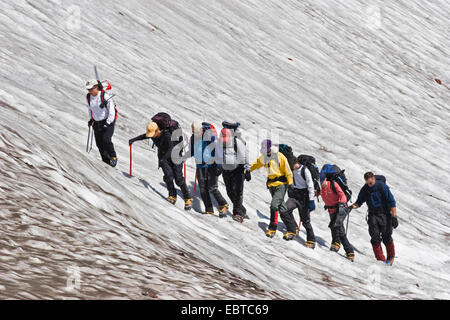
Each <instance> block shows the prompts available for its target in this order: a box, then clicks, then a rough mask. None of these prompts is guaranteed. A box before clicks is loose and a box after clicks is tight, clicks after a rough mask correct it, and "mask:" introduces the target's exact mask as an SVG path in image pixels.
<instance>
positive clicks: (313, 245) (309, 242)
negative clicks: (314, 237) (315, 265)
mask: <svg viewBox="0 0 450 320" xmlns="http://www.w3.org/2000/svg"><path fill="white" fill-rule="evenodd" d="M305 246H307V247H308V248H311V249H314V248H315V247H316V242H315V241H306V243H305Z"/></svg>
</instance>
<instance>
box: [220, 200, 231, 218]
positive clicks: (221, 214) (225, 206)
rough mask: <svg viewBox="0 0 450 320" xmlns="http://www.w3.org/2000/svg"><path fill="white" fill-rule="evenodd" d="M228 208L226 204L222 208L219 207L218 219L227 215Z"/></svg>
mask: <svg viewBox="0 0 450 320" xmlns="http://www.w3.org/2000/svg"><path fill="white" fill-rule="evenodd" d="M228 207H229V204H228V203H226V204H224V205H223V206H220V207H219V217H220V218H223V217H225V216H226V215H227V211H228Z"/></svg>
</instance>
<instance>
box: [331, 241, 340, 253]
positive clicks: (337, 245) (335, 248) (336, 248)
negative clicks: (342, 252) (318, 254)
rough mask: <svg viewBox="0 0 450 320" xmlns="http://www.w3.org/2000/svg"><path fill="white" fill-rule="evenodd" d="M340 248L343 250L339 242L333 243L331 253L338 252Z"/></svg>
mask: <svg viewBox="0 0 450 320" xmlns="http://www.w3.org/2000/svg"><path fill="white" fill-rule="evenodd" d="M340 248H341V244H340V243H338V242H333V243H332V244H331V246H330V251H333V252H338V251H339V249H340Z"/></svg>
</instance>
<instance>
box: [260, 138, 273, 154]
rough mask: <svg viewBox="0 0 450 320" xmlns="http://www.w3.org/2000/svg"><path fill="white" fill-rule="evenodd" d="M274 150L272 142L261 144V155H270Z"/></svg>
mask: <svg viewBox="0 0 450 320" xmlns="http://www.w3.org/2000/svg"><path fill="white" fill-rule="evenodd" d="M271 148H272V140H270V139H266V140H263V141H262V142H261V153H269V152H270V150H271Z"/></svg>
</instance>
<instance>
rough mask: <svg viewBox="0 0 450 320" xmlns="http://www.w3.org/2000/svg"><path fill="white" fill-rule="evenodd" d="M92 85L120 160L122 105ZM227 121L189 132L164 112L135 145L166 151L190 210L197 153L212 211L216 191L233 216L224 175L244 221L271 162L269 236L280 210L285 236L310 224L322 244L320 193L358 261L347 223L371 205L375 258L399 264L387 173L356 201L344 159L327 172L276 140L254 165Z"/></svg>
mask: <svg viewBox="0 0 450 320" xmlns="http://www.w3.org/2000/svg"><path fill="white" fill-rule="evenodd" d="M86 89H87V90H88V91H89V93H88V96H87V100H88V105H89V114H90V120H89V126H91V125H92V126H93V128H94V132H95V140H96V144H97V146H98V148H99V151H100V154H101V157H102V160H103V161H104V162H106V163H108V164H110V165H111V166H115V165H116V164H117V156H116V153H115V151H114V146H113V144H112V141H111V138H112V135H113V133H114V124H115V121H116V119H117V109H116V108H115V106H114V103H113V102H112V100H111V97H110V96H108V95H107V94H105V92H104V90H102V87H101V83H100V81H97V80H90V81H88V82H87V84H86ZM222 126H223V128H222V129H221V131H220V134H218V133H217V131H216V129H215V128H214V126H213V125H212V124H210V123H208V122H201V121H194V122H193V123H192V126H191V130H192V133H191V135H188V134H186V133H184V132H183V130H181V128H180V126H179V123H178V122H177V121H175V120H173V119H172V118H171V117H170V115H168V114H167V113H163V112H161V113H157V114H156V115H155V116H153V117H152V118H151V122H150V123H148V125H147V127H146V132H145V133H144V134H141V135H139V136H137V137H135V138H132V139H130V140H129V145H130V146H131V145H132V144H133V143H134V142H136V141H141V140H145V139H151V140H152V141H153V145H154V146H156V147H157V149H158V168H162V171H163V174H164V177H163V180H164V182H165V183H166V186H167V189H168V192H169V196H168V201H169V202H170V203H172V204H175V202H176V200H177V192H176V188H175V184H176V185H177V186H178V187H179V188H180V189H181V191H182V194H183V198H184V201H185V209H186V210H190V209H191V208H192V204H193V196H192V193H191V192H190V190H189V188H188V186H187V184H186V181H185V178H184V175H183V165H184V163H185V161H186V160H187V159H188V158H190V157H194V159H195V163H196V179H198V184H199V189H200V195H201V199H202V201H203V204H204V207H205V211H204V213H205V214H211V215H214V208H213V203H212V199H211V196H212V197H214V199H215V200H216V201H217V203H218V205H219V217H224V216H226V214H227V212H228V208H229V204H228V202H227V201H226V199H225V198H224V197H223V196H222V194H221V192H220V191H219V188H218V179H219V176H220V175H222V176H223V181H224V183H225V187H226V192H227V195H228V197H229V198H230V200H231V203H232V204H233V210H232V213H233V219H234V220H236V221H238V222H240V223H242V222H243V221H244V218H245V217H246V208H245V207H244V205H243V191H244V181H245V180H246V181H250V180H251V172H253V171H254V170H258V169H260V168H263V167H264V168H265V169H266V172H267V182H266V185H267V188H268V190H269V192H270V194H271V196H272V200H271V204H270V224H269V226H268V230H267V231H266V236H267V237H269V238H272V237H273V236H274V235H275V233H276V230H277V226H278V216H280V218H281V220H282V221H283V223H284V224H285V226H286V232H285V234H284V235H283V239H285V240H293V239H295V238H296V237H297V235H298V233H299V228H300V227H301V224H303V226H304V228H305V230H306V243H305V245H306V246H307V247H310V248H312V249H314V248H315V243H316V241H315V235H314V231H313V228H312V225H311V219H310V213H311V212H312V211H314V210H315V208H316V207H315V198H316V197H317V199H318V196H319V195H320V196H321V197H322V199H323V201H324V203H325V207H324V208H325V209H326V210H328V213H329V216H330V223H329V225H328V226H329V228H330V229H331V236H332V244H331V247H330V250H332V251H335V252H338V251H339V249H340V246H341V244H342V246H343V247H344V250H345V253H346V254H345V256H346V258H348V259H349V260H351V261H354V257H355V254H354V249H353V246H352V245H351V244H350V242H349V240H348V239H347V234H346V229H345V227H344V221H345V218H346V217H348V214H349V213H350V211H351V210H352V209H357V208H359V207H361V206H362V205H363V204H364V203H366V204H367V205H368V208H369V210H368V218H367V222H368V225H369V234H370V237H371V243H372V247H373V251H374V254H375V257H376V259H377V260H381V261H384V262H386V263H388V264H390V265H392V263H393V261H394V257H395V247H394V241H393V239H392V231H393V230H392V229H393V228H396V227H397V226H398V220H397V212H396V202H395V199H394V196H393V195H392V193H391V192H390V189H389V187H388V186H387V185H386V179H385V177H384V176H376V175H374V174H373V173H372V172H367V173H365V174H364V180H365V184H364V186H363V187H362V188H361V190H360V192H359V194H358V198H357V201H356V202H355V203H354V204H352V205H348V202H349V201H350V198H351V195H352V193H351V191H350V189H349V188H348V185H347V179H346V176H345V173H344V171H345V170H341V169H340V168H339V167H338V166H336V165H331V164H325V165H324V166H323V167H322V169H321V170H320V171H319V169H318V167H317V165H316V162H315V159H314V157H311V156H308V155H300V156H298V157H295V156H294V154H293V152H292V148H291V147H289V146H288V145H285V144H280V145H279V148H278V151H277V150H276V148H275V146H273V145H272V141H271V140H270V139H266V140H264V141H262V143H261V149H260V153H261V155H260V156H259V157H258V158H257V159H256V161H255V162H253V163H251V164H250V163H249V159H248V158H249V152H248V147H247V144H246V142H245V141H244V139H243V137H242V133H241V131H240V128H239V127H240V124H239V123H232V122H226V121H224V122H223V123H222ZM286 193H287V195H288V200H287V202H285V196H286ZM295 209H298V212H299V216H300V222H299V224H297V223H296V221H295V218H294V215H293V211H294V210H295ZM347 223H348V220H347ZM381 242H383V243H384V244H385V246H386V250H387V258H386V257H385V256H384V253H383V249H382V247H381Z"/></svg>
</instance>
